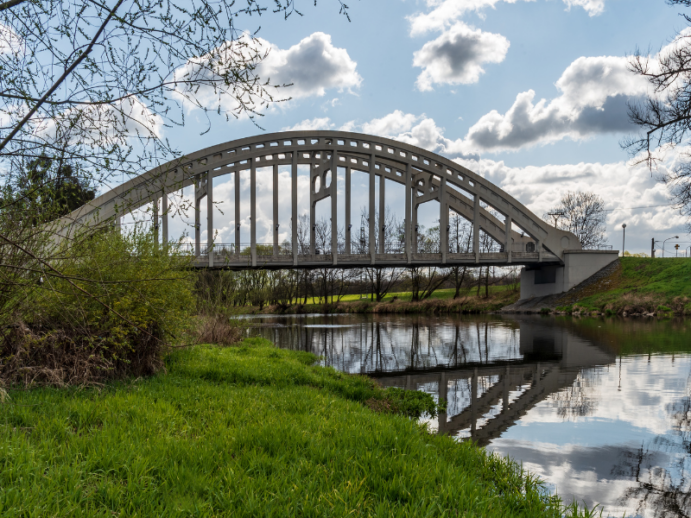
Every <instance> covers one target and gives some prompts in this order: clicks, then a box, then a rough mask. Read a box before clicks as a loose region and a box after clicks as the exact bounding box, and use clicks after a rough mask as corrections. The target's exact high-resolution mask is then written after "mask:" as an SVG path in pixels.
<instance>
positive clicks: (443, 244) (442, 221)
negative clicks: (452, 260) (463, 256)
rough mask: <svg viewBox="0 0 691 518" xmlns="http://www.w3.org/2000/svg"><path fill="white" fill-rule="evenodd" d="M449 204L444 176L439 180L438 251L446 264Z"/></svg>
mask: <svg viewBox="0 0 691 518" xmlns="http://www.w3.org/2000/svg"><path fill="white" fill-rule="evenodd" d="M448 221H449V206H448V203H447V200H446V178H444V177H442V179H441V181H440V182H439V251H440V252H441V262H442V264H446V255H447V254H448V253H449V224H448Z"/></svg>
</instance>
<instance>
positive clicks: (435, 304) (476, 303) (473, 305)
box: [248, 286, 519, 314]
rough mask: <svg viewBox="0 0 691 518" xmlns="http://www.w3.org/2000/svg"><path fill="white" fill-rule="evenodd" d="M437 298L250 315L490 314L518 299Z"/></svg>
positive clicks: (401, 297)
mask: <svg viewBox="0 0 691 518" xmlns="http://www.w3.org/2000/svg"><path fill="white" fill-rule="evenodd" d="M434 295H437V296H436V297H430V298H428V299H426V300H422V301H416V302H413V301H411V300H410V293H401V294H396V293H393V294H391V295H388V296H387V297H386V298H385V299H384V300H383V301H381V302H372V301H371V300H369V299H356V298H354V297H353V299H351V300H348V299H345V300H341V301H340V302H334V303H328V304H320V303H312V304H293V305H288V306H280V305H270V306H266V307H264V308H263V309H262V310H261V311H259V308H253V309H252V310H251V311H248V312H251V313H264V314H308V313H323V314H330V313H400V314H415V313H422V314H446V313H463V314H477V313H491V312H494V311H499V310H500V309H501V308H503V307H504V306H506V305H508V304H512V303H514V302H516V300H518V297H519V293H518V292H517V291H513V290H510V289H508V288H506V287H504V286H500V287H494V289H493V290H490V292H489V296H488V297H485V296H484V294H482V295H480V296H477V295H475V294H474V293H469V292H465V293H464V294H463V295H461V296H460V297H459V298H457V299H454V298H452V297H453V290H439V293H436V292H435V294H434Z"/></svg>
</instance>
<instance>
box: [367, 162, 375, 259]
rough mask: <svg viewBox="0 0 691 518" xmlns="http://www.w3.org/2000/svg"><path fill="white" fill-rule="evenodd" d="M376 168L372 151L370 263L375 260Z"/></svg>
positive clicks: (370, 171) (370, 176)
mask: <svg viewBox="0 0 691 518" xmlns="http://www.w3.org/2000/svg"><path fill="white" fill-rule="evenodd" d="M376 177H377V175H376V169H375V167H374V153H372V154H371V155H370V161H369V216H368V217H369V253H370V264H374V263H375V261H376V253H377V249H376V239H375V236H376V234H375V228H376V227H375V220H376V214H375V213H376V208H375V203H374V186H375V184H374V181H375V179H376Z"/></svg>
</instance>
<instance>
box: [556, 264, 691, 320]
mask: <svg viewBox="0 0 691 518" xmlns="http://www.w3.org/2000/svg"><path fill="white" fill-rule="evenodd" d="M606 273H607V274H606V275H601V276H597V274H596V276H594V278H593V279H592V281H591V282H584V283H583V284H581V285H580V286H577V287H576V288H575V289H574V290H572V291H570V292H569V293H566V294H565V295H563V296H562V297H560V298H558V299H556V300H555V301H553V302H552V303H551V304H549V306H551V307H552V308H556V309H561V310H566V311H577V310H578V309H579V308H582V309H583V310H586V311H598V312H602V313H605V314H624V313H626V314H627V315H636V314H638V315H643V314H647V315H649V314H651V313H663V314H670V313H672V314H675V315H691V259H687V258H679V259H677V258H658V259H650V258H640V257H625V258H622V259H620V260H619V261H618V263H617V264H616V265H614V266H613V267H612V268H609V269H608V271H607V272H606Z"/></svg>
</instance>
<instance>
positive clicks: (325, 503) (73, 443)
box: [0, 339, 564, 517]
mask: <svg viewBox="0 0 691 518" xmlns="http://www.w3.org/2000/svg"><path fill="white" fill-rule="evenodd" d="M315 358H316V357H315V356H313V355H311V354H308V353H304V352H298V351H286V350H281V349H277V348H275V347H273V346H272V345H271V344H270V343H269V342H267V341H264V340H261V339H248V340H245V341H244V342H243V343H242V344H240V346H239V347H230V348H219V347H212V346H197V347H193V348H190V349H184V350H178V351H176V352H174V353H172V354H171V355H170V356H169V357H168V358H167V360H166V366H167V372H166V373H162V374H159V375H156V376H152V377H150V378H146V379H141V378H138V379H136V380H130V381H125V382H119V383H111V384H107V385H105V386H103V387H101V388H100V389H95V388H94V389H77V388H72V389H55V388H41V389H32V390H10V391H9V395H8V397H9V399H8V397H6V398H5V399H4V402H3V403H2V404H1V405H0V412H1V415H0V429H2V433H1V434H0V452H2V468H3V469H2V470H0V488H1V489H0V513H1V514H2V515H3V516H7V517H14V516H58V515H59V516H72V515H79V516H88V517H91V516H106V515H108V516H143V517H148V516H171V517H175V516H191V515H194V516H220V515H222V516H248V517H249V516H251V517H257V516H298V515H299V516H346V515H349V514H351V513H352V514H353V515H360V516H375V515H376V516H430V515H434V516H445V515H450V516H456V515H458V516H497V517H499V516H502V517H503V516H517V517H520V516H525V517H541V516H550V517H557V516H562V513H563V511H564V510H563V509H562V508H561V505H560V503H559V501H558V499H556V498H552V497H545V496H544V493H543V492H542V491H541V489H540V485H539V484H538V483H537V481H536V479H535V478H534V477H532V476H530V475H529V474H527V473H523V472H521V471H520V469H519V468H518V466H517V465H515V464H512V463H511V462H509V461H507V460H505V459H501V458H498V457H494V456H491V455H488V454H487V453H486V452H485V451H484V450H483V449H480V448H477V447H475V446H474V445H472V444H470V443H457V442H456V441H454V440H452V439H451V438H449V437H444V436H436V435H432V434H429V433H427V432H426V431H425V430H424V429H423V428H421V427H420V425H418V424H417V422H416V420H414V419H410V418H407V417H405V416H403V415H400V414H401V413H402V414H408V415H415V414H417V413H419V412H421V411H423V410H424V409H425V408H427V409H432V408H431V407H430V403H431V400H430V399H429V396H426V395H424V394H421V393H408V394H411V395H410V396H403V395H401V393H400V392H399V393H396V392H395V391H394V392H390V391H384V390H382V389H380V388H378V387H377V386H375V385H374V383H373V382H372V381H371V380H369V379H368V378H363V377H360V376H349V375H346V374H341V373H338V372H336V371H334V370H332V369H328V368H322V367H315V366H312V363H313V361H314V360H315ZM375 410H376V411H375ZM432 410H433V409H432Z"/></svg>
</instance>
